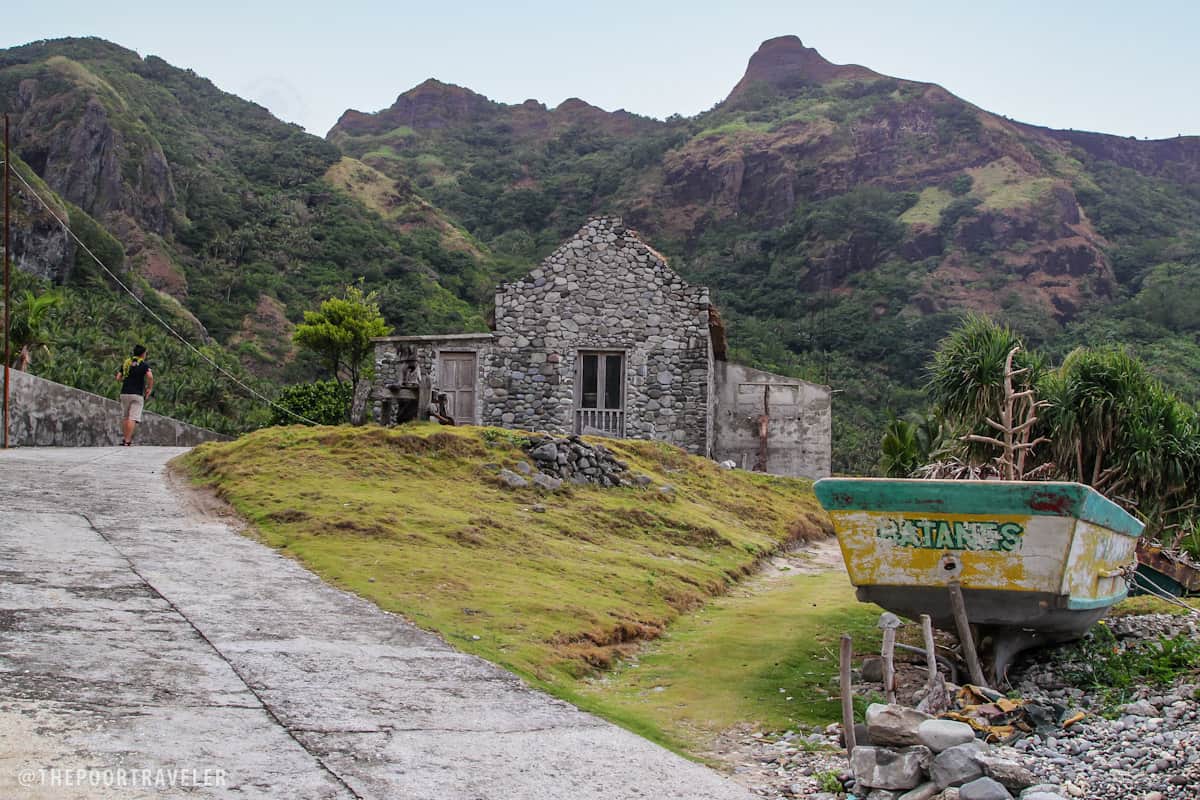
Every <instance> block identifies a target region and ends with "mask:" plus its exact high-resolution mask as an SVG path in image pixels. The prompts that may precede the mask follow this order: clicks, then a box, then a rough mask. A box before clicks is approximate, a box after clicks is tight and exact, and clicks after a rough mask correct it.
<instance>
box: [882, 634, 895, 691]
mask: <svg viewBox="0 0 1200 800" xmlns="http://www.w3.org/2000/svg"><path fill="white" fill-rule="evenodd" d="M895 650H896V629H895V628H884V629H883V652H882V654H881V655H882V656H883V699H884V701H885V702H887V703H889V704H891V703H895V702H896V665H895V663H894V661H893V655H894V654H895Z"/></svg>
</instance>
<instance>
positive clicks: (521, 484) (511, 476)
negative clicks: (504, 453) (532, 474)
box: [500, 469, 529, 489]
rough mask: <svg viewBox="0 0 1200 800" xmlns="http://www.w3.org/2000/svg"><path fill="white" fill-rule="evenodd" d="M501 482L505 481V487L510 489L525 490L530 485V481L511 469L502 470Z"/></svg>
mask: <svg viewBox="0 0 1200 800" xmlns="http://www.w3.org/2000/svg"><path fill="white" fill-rule="evenodd" d="M500 480H502V481H504V485H505V486H507V487H508V488H510V489H524V488H525V487H526V486H528V485H529V481H527V480H525V479H524V478H522V477H521V476H520V475H518V474H517V473H515V472H513V471H512V470H511V469H502V470H500Z"/></svg>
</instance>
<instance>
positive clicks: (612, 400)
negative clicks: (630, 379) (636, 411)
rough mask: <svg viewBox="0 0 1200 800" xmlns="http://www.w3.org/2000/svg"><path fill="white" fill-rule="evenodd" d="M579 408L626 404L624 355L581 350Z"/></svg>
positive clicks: (619, 406)
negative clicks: (582, 351) (583, 351)
mask: <svg viewBox="0 0 1200 800" xmlns="http://www.w3.org/2000/svg"><path fill="white" fill-rule="evenodd" d="M579 359H580V371H581V373H582V374H581V375H580V380H579V407H580V408H603V409H620V408H624V406H625V392H624V388H625V386H624V384H625V354H624V353H580V354H579Z"/></svg>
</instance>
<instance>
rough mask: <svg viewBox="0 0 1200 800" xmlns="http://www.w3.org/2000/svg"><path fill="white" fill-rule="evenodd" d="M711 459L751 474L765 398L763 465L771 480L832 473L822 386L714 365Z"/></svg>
mask: <svg viewBox="0 0 1200 800" xmlns="http://www.w3.org/2000/svg"><path fill="white" fill-rule="evenodd" d="M714 375H715V378H716V409H715V411H714V414H713V417H714V421H715V424H714V437H713V451H712V457H713V458H714V459H715V460H717V461H725V460H731V461H733V462H734V463H736V464H737V465H738V466H739V467H741V468H742V469H753V468H754V465H755V463H756V462H757V460H758V453H759V426H758V419H759V417H760V416H762V414H763V394H764V393H766V394H767V416H768V418H769V421H768V423H767V464H766V471H767V472H769V473H771V474H773V475H790V476H793V477H803V478H813V479H817V478H828V477H829V476H830V474H831V472H830V470H831V468H832V458H833V450H832V436H831V433H830V432H831V430H832V417H831V411H830V405H831V404H830V398H831V390H830V388H829V387H828V386H821V385H820V384H816V383H809V382H808V381H802V380H800V379H799V378H788V377H785V376H783V375H775V374H773V373H770V372H763V371H762V370H760V369H753V368H751V367H744V366H742V365H740V364H731V363H729V362H726V361H717V362H716V363H715V364H714Z"/></svg>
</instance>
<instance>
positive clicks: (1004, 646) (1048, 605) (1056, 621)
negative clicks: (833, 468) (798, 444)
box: [814, 478, 1142, 674]
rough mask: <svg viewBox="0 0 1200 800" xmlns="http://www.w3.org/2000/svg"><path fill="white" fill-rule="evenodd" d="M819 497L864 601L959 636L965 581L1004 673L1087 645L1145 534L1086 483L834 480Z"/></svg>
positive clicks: (971, 609)
mask: <svg viewBox="0 0 1200 800" xmlns="http://www.w3.org/2000/svg"><path fill="white" fill-rule="evenodd" d="M814 490H815V492H816V495H817V499H818V500H819V501H820V502H821V505H822V506H824V508H825V510H826V511H827V512H828V513H829V516H830V517H831V518H832V520H833V526H834V529H835V531H836V532H837V537H838V543H839V544H840V545H841V549H842V555H843V557H844V559H845V562H846V570H847V572H848V573H849V575H850V582H851V583H853V584H854V586H855V587H857V594H858V598H859V600H862V601H864V602H870V603H875V604H877V605H879V606H882V607H883V608H886V609H887V610H889V611H892V612H894V613H896V614H900V615H902V616H907V617H909V618H912V619H916V618H917V617H918V616H919V615H921V614H929V615H930V616H931V617H932V618H933V622H934V624H935V625H937V626H938V627H941V628H948V629H953V627H954V621H953V616H952V611H951V606H950V602H949V587H950V584H951V583H952V582H957V584H958V585H959V586H960V587H961V589H962V594H963V599H964V601H965V604H966V612H967V617H968V620H969V621H970V623H971V624H972V625H975V626H978V630H979V632H980V638H981V640H982V639H987V638H990V639H991V646H992V651H993V652H992V660H993V663H994V664H995V665H996V671H997V674H1003V671H1004V666H1006V665H1007V664H1008V662H1009V660H1010V659H1011V657H1012V656H1013V655H1015V654H1016V653H1017V652H1019V651H1020V650H1023V649H1025V648H1027V647H1031V646H1034V645H1037V644H1043V643H1050V642H1055V641H1067V640H1070V639H1074V638H1078V637H1079V636H1081V635H1083V633H1085V632H1086V631H1087V629H1088V628H1090V627H1091V626H1092V625H1093V624H1095V622H1096V621H1097V620H1099V619H1100V618H1101V617H1102V616H1104V614H1105V613H1106V612H1107V610H1108V608H1109V607H1110V606H1112V604H1113V603H1116V602H1118V601H1119V600H1122V599H1123V598H1124V597H1125V596H1126V594H1127V593H1128V590H1129V586H1128V582H1127V581H1128V576H1129V575H1130V574H1131V572H1132V570H1133V568H1134V565H1135V556H1134V551H1135V547H1136V545H1137V541H1138V537H1139V536H1140V535H1141V532H1142V523H1140V522H1139V521H1138V520H1137V519H1135V518H1134V517H1133V516H1131V515H1130V514H1128V513H1127V512H1126V511H1125V510H1124V509H1122V508H1121V507H1120V506H1118V505H1117V504H1115V503H1113V502H1112V501H1111V500H1108V499H1107V498H1105V497H1104V496H1103V495H1101V494H1099V493H1097V492H1096V491H1095V490H1093V489H1092V488H1091V487H1088V486H1084V485H1082V484H1078V483H1051V482H1036V481H935V480H900V479H888V478H827V479H825V480H821V481H818V482H817V483H816V485H815V487H814Z"/></svg>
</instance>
